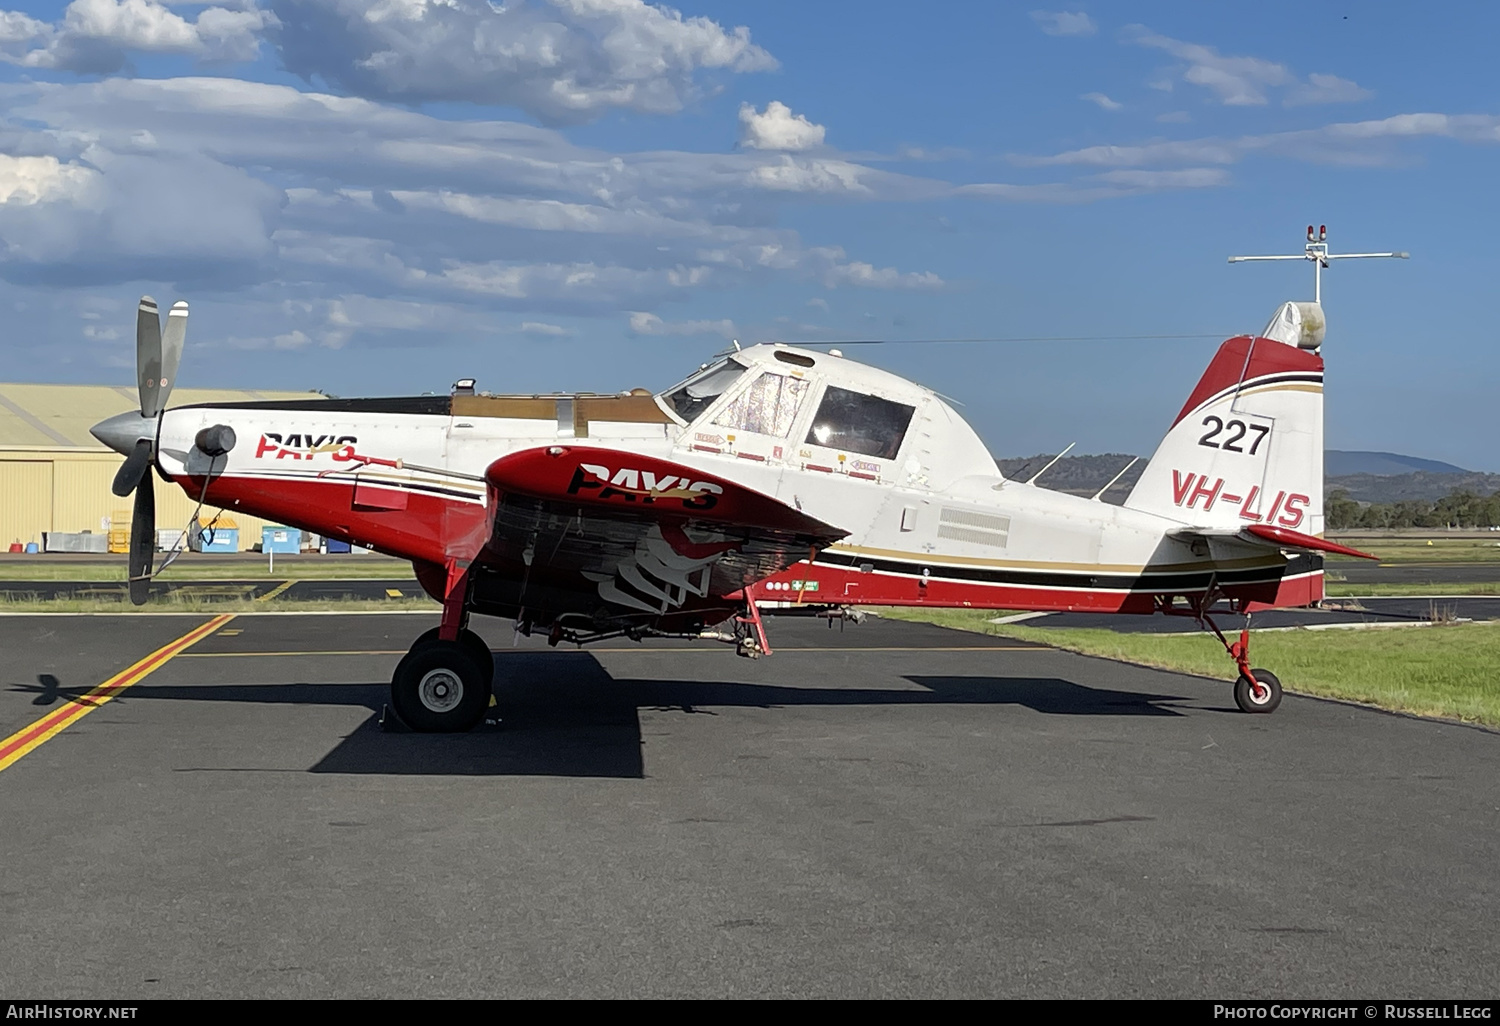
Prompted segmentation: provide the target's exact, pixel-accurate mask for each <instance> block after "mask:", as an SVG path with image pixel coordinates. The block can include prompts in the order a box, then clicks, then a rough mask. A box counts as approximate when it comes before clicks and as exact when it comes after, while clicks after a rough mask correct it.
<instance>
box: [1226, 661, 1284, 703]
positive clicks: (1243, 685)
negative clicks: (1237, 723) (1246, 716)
mask: <svg viewBox="0 0 1500 1026" xmlns="http://www.w3.org/2000/svg"><path fill="white" fill-rule="evenodd" d="M1250 672H1251V673H1253V674H1255V682H1256V683H1257V684H1259V685H1260V689H1259V692H1258V693H1257V690H1256V689H1255V688H1252V687H1251V686H1250V679H1249V678H1248V677H1246V676H1245V675H1244V674H1243V673H1242V674H1240V679H1239V680H1237V681H1235V682H1234V704H1235V705H1237V706H1239V707H1240V712H1247V713H1268V712H1274V711H1275V710H1276V707H1277V706H1278V705H1280V704H1281V681H1279V680H1277V679H1276V674H1274V673H1272V672H1271V671H1270V670H1256V669H1251V671H1250Z"/></svg>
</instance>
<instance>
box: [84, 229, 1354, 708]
mask: <svg viewBox="0 0 1500 1026" xmlns="http://www.w3.org/2000/svg"><path fill="white" fill-rule="evenodd" d="M1310 238H1311V235H1310ZM186 323H187V304H186V303H178V304H177V305H176V306H174V307H173V308H172V310H171V311H170V314H169V316H168V319H167V326H166V329H165V331H163V329H162V327H161V324H160V319H159V316H158V312H157V308H156V304H155V303H154V302H152V301H151V300H150V299H149V298H146V299H142V300H141V304H140V310H139V316H138V321H137V339H136V343H137V362H138V371H139V375H138V377H139V380H138V384H139V388H140V398H141V406H140V410H139V412H138V413H137V412H130V413H126V414H121V415H120V416H117V417H114V418H111V419H109V420H106V421H104V422H102V423H100V424H98V425H96V426H95V427H94V429H93V433H94V435H95V436H96V437H97V438H98V439H99V440H100V441H101V442H103V443H105V444H106V445H108V446H110V447H111V448H113V449H115V450H117V451H119V452H121V453H124V454H125V455H126V461H125V463H124V465H123V466H122V467H121V469H120V472H119V474H118V475H117V477H116V479H115V492H116V494H119V495H122V496H123V495H126V494H129V493H130V492H132V491H134V493H135V500H134V501H135V512H134V517H133V522H132V541H131V554H130V582H131V597H132V601H134V602H136V603H137V604H140V603H143V602H144V601H145V600H146V593H147V584H148V583H149V580H150V578H151V575H152V562H153V559H154V551H153V550H154V544H153V543H154V540H155V538H156V531H155V499H154V492H153V488H154V484H153V482H152V480H151V473H150V471H151V470H153V469H154V470H155V471H156V472H157V473H158V474H160V476H161V477H162V478H163V479H164V480H165V481H168V482H172V483H175V484H177V485H179V486H180V487H182V488H183V489H184V490H185V491H186V492H187V493H188V494H189V495H190V496H191V497H193V498H194V499H195V500H199V501H200V503H207V504H211V505H216V506H221V507H224V508H226V509H229V510H240V511H244V512H245V513H248V514H251V515H254V516H258V517H263V518H266V519H269V520H273V521H277V522H281V523H285V524H288V525H292V526H295V527H300V528H303V529H305V530H308V531H311V532H314V533H317V534H320V535H324V536H326V537H329V538H335V539H341V540H345V541H349V542H351V543H355V544H358V545H362V546H368V547H370V548H373V549H376V550H378V551H380V552H384V553H387V554H389V555H392V556H398V557H401V558H404V559H409V560H410V561H411V562H412V564H413V566H414V567H415V569H416V574H417V577H418V579H419V580H420V581H421V583H422V586H423V587H424V588H425V589H426V590H427V592H428V593H429V594H430V595H431V596H432V597H433V598H434V599H437V600H438V601H440V602H441V603H442V609H443V612H442V621H441V625H440V626H439V627H438V628H436V629H434V630H432V631H429V632H428V633H427V634H424V635H423V636H422V637H420V638H418V639H417V640H416V641H415V642H414V643H413V645H412V647H411V650H410V651H409V652H408V653H407V655H406V656H405V657H404V658H403V659H402V660H401V662H400V664H399V665H398V666H397V668H396V670H395V673H394V676H393V679H392V682H391V705H392V707H393V708H394V709H395V711H396V712H397V713H398V714H399V715H400V717H401V718H402V720H404V721H405V722H406V723H407V724H408V725H409V726H411V727H412V728H414V729H416V730H421V731H462V730H468V729H470V728H471V727H473V726H475V725H476V724H477V723H478V722H479V721H480V720H481V719H482V718H483V716H484V714H485V710H486V708H487V706H488V704H489V700H490V695H491V688H492V683H493V673H494V665H493V657H492V655H491V653H490V651H489V648H488V647H487V646H486V645H485V643H484V642H483V641H481V640H480V639H479V637H478V636H477V635H476V634H474V633H473V632H472V631H470V630H468V629H467V624H468V619H469V617H470V616H471V615H472V614H475V613H477V614H481V615H487V616H497V617H505V618H508V619H513V620H514V621H515V623H516V627H517V629H518V630H519V631H520V632H521V633H523V634H532V633H542V634H545V635H546V636H547V637H548V639H549V640H550V641H551V642H552V643H553V644H557V643H561V642H569V643H576V644H586V643H589V642H593V641H599V640H602V639H606V638H616V637H621V636H623V637H627V638H633V639H642V638H646V637H662V636H666V637H686V638H701V639H711V640H719V641H725V642H729V643H731V644H733V645H734V646H735V648H736V650H737V651H738V652H739V653H740V654H741V655H746V656H752V657H753V656H759V655H762V654H770V652H771V650H772V649H771V644H770V641H769V638H768V635H767V632H766V628H765V620H764V618H763V616H762V613H763V612H764V613H779V612H787V611H796V612H802V611H807V612H817V613H822V614H825V615H831V616H838V615H848V614H849V613H850V611H851V610H853V608H854V607H862V606H943V607H964V608H978V609H1011V610H1049V611H1050V610H1089V611H1094V612H1111V613H1120V614H1153V613H1164V614H1168V615H1180V616H1186V617H1191V618H1193V619H1195V620H1196V621H1198V622H1199V623H1200V624H1202V625H1203V626H1204V627H1205V628H1206V629H1209V630H1212V631H1213V633H1214V634H1215V635H1216V636H1217V637H1218V638H1219V640H1220V641H1221V642H1223V644H1224V646H1225V649H1226V650H1227V651H1228V653H1229V655H1230V656H1231V658H1232V659H1233V660H1234V662H1235V664H1236V667H1237V669H1238V679H1237V680H1236V681H1235V684H1234V694H1235V699H1236V702H1237V704H1238V706H1239V707H1240V708H1241V709H1243V710H1244V711H1246V712H1261V713H1265V712H1271V711H1272V710H1274V709H1275V708H1276V706H1277V704H1278V703H1279V702H1280V699H1281V685H1280V682H1279V681H1278V680H1277V678H1276V676H1275V675H1274V674H1273V673H1271V672H1269V671H1267V670H1264V669H1259V668H1254V667H1252V666H1251V664H1250V661H1249V633H1248V631H1244V632H1241V634H1240V636H1239V638H1238V639H1237V640H1235V641H1231V640H1230V639H1228V638H1226V637H1225V636H1224V634H1223V633H1222V632H1221V631H1220V630H1219V628H1218V627H1217V626H1216V625H1215V623H1214V620H1213V616H1212V614H1211V610H1212V609H1213V608H1214V606H1215V605H1216V604H1217V603H1219V602H1221V601H1223V602H1227V604H1228V606H1229V607H1230V608H1231V609H1232V610H1235V611H1253V610H1256V609H1262V608H1269V607H1275V606H1305V605H1310V604H1313V603H1316V602H1318V601H1319V600H1320V599H1321V598H1322V595H1323V571H1322V554H1323V553H1326V552H1338V553H1344V554H1349V555H1364V553H1360V552H1357V551H1355V550H1353V549H1349V548H1346V547H1344V546H1341V545H1337V544H1334V543H1332V542H1329V541H1326V540H1324V539H1323V538H1322V537H1320V536H1321V534H1322V532H1323V360H1322V357H1321V356H1320V354H1319V351H1320V347H1321V345H1322V342H1323V337H1324V318H1323V312H1322V309H1321V307H1320V306H1319V305H1318V304H1317V303H1316V302H1312V303H1297V302H1289V303H1286V304H1284V305H1282V306H1281V307H1280V308H1279V309H1278V310H1277V311H1276V313H1275V316H1273V317H1272V319H1271V320H1270V322H1269V323H1268V324H1267V325H1266V327H1265V329H1264V330H1263V331H1262V332H1260V333H1259V334H1257V335H1243V336H1238V337H1235V338H1231V339H1228V340H1227V341H1225V342H1224V343H1223V344H1222V345H1221V346H1220V347H1219V349H1218V351H1217V353H1216V354H1215V355H1214V357H1213V358H1212V360H1211V361H1210V362H1209V365H1208V367H1207V369H1206V370H1205V371H1204V372H1203V375H1202V377H1201V378H1200V380H1199V381H1198V384H1197V386H1196V387H1195V388H1194V389H1193V391H1192V393H1191V394H1190V395H1189V396H1188V398H1187V400H1186V402H1185V403H1184V404H1183V406H1182V408H1181V410H1180V411H1179V412H1178V413H1177V415H1176V417H1175V418H1174V419H1173V420H1172V421H1171V426H1170V428H1169V430H1168V431H1167V433H1166V436H1165V438H1163V440H1162V442H1161V444H1160V445H1159V446H1158V448H1157V450H1156V453H1155V455H1153V456H1152V458H1151V461H1150V463H1149V464H1148V466H1147V468H1146V471H1145V473H1144V475H1143V476H1142V477H1141V479H1140V481H1139V482H1138V483H1137V484H1136V485H1135V487H1134V488H1133V490H1132V491H1131V493H1130V495H1129V497H1128V498H1127V499H1126V500H1125V503H1124V505H1123V506H1117V505H1111V504H1108V503H1105V502H1102V501H1100V496H1099V495H1095V496H1094V497H1093V498H1083V497H1079V496H1073V495H1067V494H1063V493H1060V492H1054V491H1049V490H1047V489H1044V488H1040V487H1037V486H1036V485H1037V483H1036V477H1035V476H1033V477H1032V478H1031V479H1030V480H1028V481H1018V480H1007V479H1006V478H1005V477H1003V476H1002V475H1001V473H1000V471H999V469H998V468H997V467H996V464H995V460H994V458H993V457H992V456H991V454H990V453H989V452H988V451H987V450H986V448H985V446H984V444H983V442H981V440H980V438H979V436H978V435H977V434H976V433H975V432H974V430H973V429H972V428H971V427H970V426H969V425H968V424H967V423H965V422H964V420H963V418H962V417H960V416H959V414H958V413H957V412H955V410H954V409H953V407H952V406H951V405H950V404H949V403H948V402H947V401H945V400H944V399H943V397H941V396H939V395H938V394H936V393H934V392H933V391H931V390H930V389H927V388H924V387H922V386H921V385H918V384H915V383H913V382H911V381H908V380H905V379H903V378H901V377H898V376H896V375H894V374H890V373H887V372H885V371H882V370H879V369H877V368H875V367H871V366H867V365H865V364H861V363H858V362H855V361H853V360H849V359H846V358H844V357H843V356H841V355H840V354H839V353H838V352H837V351H836V350H834V351H830V352H818V351H813V350H810V349H803V348H797V347H793V346H788V345H782V344H763V345H755V346H751V347H748V348H745V349H743V350H736V351H730V352H725V353H722V354H719V355H718V356H716V357H715V358H713V359H712V360H711V361H710V362H709V363H707V364H704V365H702V366H701V367H699V368H698V369H697V370H695V371H694V372H693V373H692V374H690V375H688V376H687V377H686V378H685V379H684V380H683V381H682V382H680V383H679V384H676V385H673V386H672V387H670V388H667V389H666V390H664V391H662V392H659V393H654V394H653V393H651V392H649V391H645V390H643V389H635V390H632V391H628V392H620V393H618V394H614V395H593V394H554V395H491V394H488V393H484V392H479V391H477V390H476V389H475V387H474V382H472V381H461V382H459V383H458V384H457V385H456V386H455V387H454V389H453V391H452V394H451V395H446V396H420V397H411V398H373V399H332V398H319V399H309V400H295V401H276V402H251V403H239V404H202V405H193V406H182V407H175V408H171V409H168V408H167V407H166V404H167V399H168V397H169V395H170V391H171V385H172V382H173V380H174V379H175V377H176V370H177V364H178V362H179V359H180V356H181V352H182V342H183V338H184V333H185V329H186ZM1123 469H1124V468H1122V471H1123Z"/></svg>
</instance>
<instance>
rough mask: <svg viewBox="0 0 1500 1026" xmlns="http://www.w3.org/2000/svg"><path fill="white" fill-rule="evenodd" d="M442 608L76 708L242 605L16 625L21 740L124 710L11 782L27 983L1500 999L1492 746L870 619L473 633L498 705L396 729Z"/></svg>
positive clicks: (369, 991)
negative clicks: (568, 635)
mask: <svg viewBox="0 0 1500 1026" xmlns="http://www.w3.org/2000/svg"><path fill="white" fill-rule="evenodd" d="M434 622H435V618H434V617H432V616H431V615H429V614H425V613H417V614H367V615H347V614H316V613H306V614H304V613H281V614H256V615H240V616H237V617H234V618H232V619H229V620H227V621H225V622H222V623H216V624H212V626H213V628H214V629H213V630H212V632H211V633H208V634H207V636H206V637H204V638H203V639H202V640H199V641H197V642H196V643H195V644H193V645H191V646H190V647H186V648H185V649H184V650H183V651H181V653H180V654H177V655H175V656H174V657H172V658H170V659H166V660H165V661H164V662H162V661H161V660H162V657H157V662H158V663H159V664H160V665H159V666H158V667H157V668H156V669H154V671H152V672H150V673H149V675H146V676H144V677H143V679H140V681H139V682H138V683H136V684H134V685H133V686H131V687H129V688H128V689H126V690H123V691H121V692H118V697H116V698H115V699H114V700H113V701H109V702H107V703H106V704H102V705H95V706H84V705H80V704H79V703H81V702H84V701H91V702H95V703H97V701H98V700H97V699H92V700H85V699H83V698H82V697H81V696H84V695H86V694H87V693H88V692H89V691H90V689H93V688H94V687H95V686H96V685H99V684H100V683H101V682H104V681H106V680H109V679H111V678H112V677H113V676H114V675H116V674H118V673H119V672H120V671H121V670H123V669H125V668H126V667H128V666H130V665H131V664H132V663H134V662H135V661H136V660H138V659H141V658H142V657H144V656H147V655H148V654H150V653H152V652H153V651H155V650H157V649H159V648H160V647H161V646H164V645H167V644H169V643H171V642H173V641H174V640H175V639H182V638H184V637H190V636H191V635H189V632H190V631H193V630H195V629H198V628H201V627H203V625H205V624H211V621H210V620H209V618H207V617H202V616H190V615H176V616H146V615H139V614H137V615H129V616H76V617H75V616H62V615H52V616H6V617H0V651H3V652H4V654H5V661H4V670H3V679H0V735H3V736H6V737H15V736H16V735H17V734H18V733H20V732H22V731H24V730H26V729H27V728H28V725H29V724H32V723H34V722H35V721H37V720H38V719H40V718H42V717H47V716H69V715H75V710H81V709H83V708H90V707H91V708H93V709H94V711H91V712H88V713H87V714H86V715H82V716H81V718H78V719H76V720H73V721H72V725H70V726H68V727H67V728H66V729H64V730H62V731H61V732H60V733H57V734H55V735H54V736H52V737H51V738H50V739H49V740H46V741H45V743H43V744H41V745H39V746H38V747H35V748H33V749H32V750H30V751H29V752H28V753H27V754H25V755H23V756H22V757H20V758H19V759H14V760H13V761H11V762H10V764H9V765H8V766H7V767H6V768H4V769H0V824H3V829H0V921H3V922H4V923H5V929H4V930H3V931H0V993H6V994H12V995H25V996H27V997H36V998H67V997H71V998H84V997H100V998H104V997H109V998H132V997H178V996H194V997H240V996H246V997H261V996H267V997H281V996H288V997H356V996H357V997H384V996H391V997H481V996H485V997H488V996H508V997H536V996H547V997H557V996H578V997H663V996H671V997H743V996H791V997H1054V996H1080V997H1088V996H1099V997H1104V996H1145V997H1158V996H1160V997H1168V996H1174V997H1175V996H1194V997H1214V998H1234V997H1269V998H1289V997H1347V998H1353V999H1369V998H1373V997H1374V996H1377V995H1378V996H1381V997H1431V998H1447V999H1456V998H1464V997H1475V998H1481V997H1493V996H1494V995H1495V994H1496V993H1497V992H1500V933H1497V931H1496V930H1495V929H1494V924H1495V922H1497V921H1500V877H1497V875H1496V873H1495V866H1496V865H1497V862H1500V735H1497V734H1495V733H1491V732H1486V731H1483V730H1478V729H1473V728H1469V727H1464V726H1460V725H1456V724H1448V723H1438V722H1430V721H1423V720H1418V719H1413V718H1409V717H1403V716H1395V715H1388V714H1385V713H1380V712H1375V711H1371V710H1367V709H1361V708H1356V707H1353V706H1349V705H1343V704H1337V703H1331V702H1324V701H1318V700H1313V699H1307V698H1299V697H1296V696H1289V697H1287V698H1286V700H1285V701H1284V702H1283V704H1282V706H1281V708H1280V710H1278V711H1277V712H1276V713H1275V714H1273V715H1271V716H1247V715H1245V714H1242V713H1239V712H1236V711H1235V710H1234V707H1233V703H1232V700H1231V698H1230V689H1229V683H1228V676H1229V675H1228V672H1227V667H1226V675H1225V680H1223V681H1212V680H1206V679H1202V678H1195V677H1187V676H1181V675H1174V674H1169V673H1164V672H1159V671H1154V670H1148V669H1143V668H1138V667H1130V666H1123V665H1120V664H1115V663H1110V662H1107V661H1102V660H1097V659H1089V658H1085V657H1082V656H1077V655H1072V654H1069V653H1063V652H1059V651H1056V650H1052V649H1047V648H1041V647H1034V646H1027V645H1021V644H1018V643H1016V642H1011V641H1006V640H1004V639H992V638H986V637H982V636H976V635H971V634H964V633H959V632H952V631H945V630H942V629H940V628H936V627H930V626H926V625H921V624H910V623H901V622H894V621H880V620H874V619H872V620H870V621H867V622H866V623H864V624H862V625H850V626H848V627H847V628H846V629H845V630H843V631H840V630H839V629H838V628H837V627H836V626H835V627H832V628H829V627H826V626H824V625H823V624H821V623H819V622H816V621H809V620H790V619H778V620H775V621H773V622H772V624H771V632H772V634H771V638H772V644H773V646H774V647H775V648H776V649H777V651H776V654H775V655H773V656H771V657H769V658H764V659H761V660H758V661H749V660H744V659H738V658H736V657H735V656H734V655H733V654H732V652H731V651H730V650H729V649H728V648H726V647H723V646H719V645H713V644H711V643H704V644H696V645H690V644H685V643H675V644H668V643H662V644H647V645H642V646H636V645H631V644H629V643H606V644H605V645H604V646H602V647H598V648H593V649H589V650H584V651H581V652H580V651H566V650H548V649H547V648H546V647H545V645H544V644H543V643H541V642H540V641H539V640H537V639H523V640H521V641H520V643H519V644H516V645H515V646H514V647H513V644H512V643H513V639H512V637H511V636H510V632H509V630H508V628H507V627H506V626H505V625H503V624H498V623H481V624H479V626H480V629H481V631H482V632H483V633H484V635H485V637H486V638H487V640H488V641H489V642H490V643H491V645H492V646H493V647H494V648H495V650H496V665H497V685H496V691H497V695H498V696H499V700H498V704H497V705H496V707H495V709H494V717H493V718H494V719H495V720H496V722H494V723H490V724H486V725H485V726H482V727H480V728H479V729H477V730H475V731H474V732H472V733H470V734H466V735H458V736H429V735H416V734H408V733H386V732H382V731H381V730H380V729H379V726H378V723H377V721H378V710H379V709H380V707H381V705H382V703H383V702H384V700H385V693H386V684H385V682H386V681H387V680H388V679H389V675H390V672H391V669H392V667H393V666H394V664H395V662H396V660H397V658H398V656H399V654H400V653H401V652H402V651H403V650H404V649H405V647H406V645H407V644H408V642H409V641H410V639H412V638H413V637H415V636H416V635H417V634H418V633H420V632H421V631H422V630H423V629H425V628H427V627H428V626H430V625H431V624H432V623H434ZM206 631H207V629H205V632H206ZM146 665H148V666H149V665H151V664H146ZM1272 669H1275V667H1272ZM135 673H136V674H139V673H140V671H139V669H137V670H136V671H135ZM1288 684H1289V685H1291V686H1295V681H1288ZM5 745H6V742H5V741H0V753H3V752H4V751H5ZM12 751H14V749H12ZM5 758H6V757H5V756H4V755H3V754H0V762H4V760H5Z"/></svg>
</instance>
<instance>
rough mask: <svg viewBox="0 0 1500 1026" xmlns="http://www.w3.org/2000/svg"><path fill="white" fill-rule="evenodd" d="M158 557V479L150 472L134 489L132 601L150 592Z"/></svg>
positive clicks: (139, 603) (143, 600) (142, 601)
mask: <svg viewBox="0 0 1500 1026" xmlns="http://www.w3.org/2000/svg"><path fill="white" fill-rule="evenodd" d="M155 557H156V482H155V481H153V480H152V479H151V476H150V475H149V474H148V475H146V477H144V478H143V479H142V480H141V485H140V487H139V488H137V489H136V490H135V510H134V512H133V513H132V514H131V519H130V602H131V604H132V605H137V606H143V605H145V604H146V598H147V596H149V595H150V594H151V571H152V565H151V564H152V561H153V560H154V559H155Z"/></svg>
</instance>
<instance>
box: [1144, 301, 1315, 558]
mask: <svg viewBox="0 0 1500 1026" xmlns="http://www.w3.org/2000/svg"><path fill="white" fill-rule="evenodd" d="M1322 340H1323V313H1322V310H1321V308H1319V307H1318V306H1317V304H1314V303H1287V304H1285V305H1284V306H1282V307H1281V309H1280V310H1278V311H1277V314H1276V316H1275V317H1274V318H1272V320H1271V323H1270V324H1268V325H1267V326H1266V330H1265V333H1264V334H1262V335H1260V336H1255V337H1251V336H1248V335H1243V336H1240V337H1238V338H1232V339H1229V340H1228V341H1227V342H1225V343H1224V344H1223V345H1221V346H1220V347H1219V351H1218V353H1217V354H1215V356H1214V358H1213V361H1212V362H1211V363H1210V364H1209V365H1208V369H1207V370H1206V371H1204V372H1203V377H1202V378H1201V379H1199V381H1198V387H1197V388H1195V389H1193V393H1192V395H1191V396H1189V397H1188V401H1187V403H1186V404H1185V405H1184V406H1183V407H1182V412H1180V413H1179V414H1178V415H1177V419H1176V420H1175V421H1173V423H1172V427H1171V430H1169V431H1168V432H1167V436H1166V437H1165V438H1163V439H1162V441H1161V444H1160V445H1159V446H1157V449H1156V454H1155V455H1154V456H1152V457H1151V462H1150V464H1148V465H1147V467H1146V472H1145V473H1144V474H1142V475H1141V479H1140V481H1139V482H1138V483H1137V484H1136V486H1135V488H1134V489H1133V490H1132V491H1131V493H1130V498H1128V499H1127V500H1125V505H1126V506H1128V507H1130V508H1131V509H1138V510H1142V511H1144V512H1147V513H1155V514H1157V515H1159V516H1163V517H1168V518H1170V519H1172V520H1175V521H1178V522H1180V523H1183V524H1190V525H1193V526H1195V527H1204V528H1217V529H1225V528H1242V527H1247V526H1249V525H1251V524H1268V525H1271V526H1274V527H1285V528H1290V529H1292V530H1295V531H1300V532H1302V533H1304V534H1313V535H1321V534H1322V533H1323V358H1322V357H1321V356H1319V355H1318V353H1317V351H1316V347H1317V346H1318V345H1320V344H1321V343H1322Z"/></svg>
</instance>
